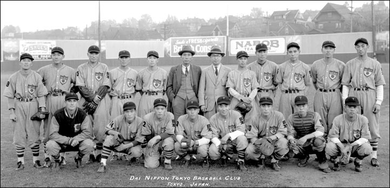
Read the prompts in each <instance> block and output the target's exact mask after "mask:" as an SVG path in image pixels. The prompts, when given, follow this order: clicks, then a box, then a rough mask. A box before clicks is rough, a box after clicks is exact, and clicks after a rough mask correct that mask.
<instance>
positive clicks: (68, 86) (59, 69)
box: [37, 47, 78, 167]
mask: <svg viewBox="0 0 390 188" xmlns="http://www.w3.org/2000/svg"><path fill="white" fill-rule="evenodd" d="M51 58H52V60H53V63H51V64H49V65H46V66H43V67H41V68H40V69H38V71H37V72H38V74H40V75H41V76H42V82H43V85H45V86H46V89H47V91H48V95H47V97H46V106H47V111H48V112H49V116H48V118H47V119H45V120H44V124H43V130H44V133H43V140H42V141H43V146H44V150H45V164H44V165H43V166H44V167H48V165H49V164H50V156H49V155H48V154H47V153H46V142H47V141H48V139H49V132H50V130H49V128H50V123H51V118H52V117H53V115H54V113H55V112H56V111H57V110H58V109H60V108H62V107H64V106H65V95H66V94H67V93H69V92H73V93H77V92H78V91H77V87H76V86H75V84H76V71H75V70H74V69H73V68H72V67H69V66H67V65H65V64H64V63H63V61H62V60H63V59H64V58H65V54H64V50H63V49H62V48H61V47H54V48H53V49H52V50H51ZM61 155H62V156H61V162H63V163H65V156H64V155H63V153H61Z"/></svg>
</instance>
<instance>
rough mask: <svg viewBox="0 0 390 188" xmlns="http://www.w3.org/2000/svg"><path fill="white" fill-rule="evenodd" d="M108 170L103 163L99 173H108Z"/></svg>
mask: <svg viewBox="0 0 390 188" xmlns="http://www.w3.org/2000/svg"><path fill="white" fill-rule="evenodd" d="M106 170H107V167H106V165H103V163H100V167H99V169H98V170H97V172H98V173H104V172H106Z"/></svg>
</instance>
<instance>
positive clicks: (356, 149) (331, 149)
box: [325, 142, 372, 160]
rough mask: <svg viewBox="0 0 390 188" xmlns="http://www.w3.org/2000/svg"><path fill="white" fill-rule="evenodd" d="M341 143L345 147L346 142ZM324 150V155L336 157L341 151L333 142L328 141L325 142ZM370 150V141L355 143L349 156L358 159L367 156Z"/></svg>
mask: <svg viewBox="0 0 390 188" xmlns="http://www.w3.org/2000/svg"><path fill="white" fill-rule="evenodd" d="M343 145H344V147H345V146H346V145H347V144H343ZM325 152H326V155H327V156H329V157H331V158H336V157H338V156H341V151H340V149H339V147H337V145H336V144H335V143H333V142H328V143H327V144H326V148H325ZM371 152H372V147H371V145H370V143H364V144H362V145H360V146H358V145H355V146H353V147H352V150H351V157H356V158H358V159H360V160H363V158H365V157H367V156H369V155H370V154H371Z"/></svg>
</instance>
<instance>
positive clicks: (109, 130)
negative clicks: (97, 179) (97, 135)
mask: <svg viewBox="0 0 390 188" xmlns="http://www.w3.org/2000/svg"><path fill="white" fill-rule="evenodd" d="M143 123H144V121H143V120H142V118H140V117H138V116H137V110H136V105H135V104H134V102H126V103H125V104H123V114H122V115H119V116H117V117H115V118H114V119H113V120H112V121H111V122H110V123H109V124H108V125H107V126H106V135H107V137H106V138H105V139H104V143H103V152H102V160H101V162H100V167H99V169H98V171H97V172H100V173H101V172H106V162H107V159H108V156H109V155H110V153H111V151H116V152H122V153H126V154H129V155H130V157H129V161H131V159H132V158H133V157H134V158H139V157H141V155H142V149H141V145H140V143H143V137H141V136H140V135H141V127H142V125H143Z"/></svg>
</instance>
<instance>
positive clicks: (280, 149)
mask: <svg viewBox="0 0 390 188" xmlns="http://www.w3.org/2000/svg"><path fill="white" fill-rule="evenodd" d="M256 140H257V139H254V141H256ZM287 142H288V141H287V139H286V138H280V139H278V140H277V141H276V142H275V144H274V147H275V149H274V153H273V154H272V156H273V157H274V158H275V159H276V160H280V159H281V158H282V157H283V156H284V155H286V154H287V153H288V146H287ZM245 156H246V157H245V159H247V160H248V159H249V160H259V158H260V156H261V152H256V148H255V145H253V143H250V144H248V147H247V148H246V150H245Z"/></svg>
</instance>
